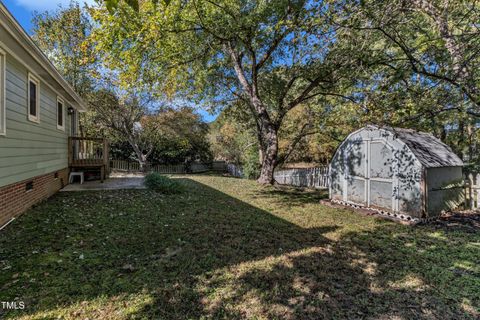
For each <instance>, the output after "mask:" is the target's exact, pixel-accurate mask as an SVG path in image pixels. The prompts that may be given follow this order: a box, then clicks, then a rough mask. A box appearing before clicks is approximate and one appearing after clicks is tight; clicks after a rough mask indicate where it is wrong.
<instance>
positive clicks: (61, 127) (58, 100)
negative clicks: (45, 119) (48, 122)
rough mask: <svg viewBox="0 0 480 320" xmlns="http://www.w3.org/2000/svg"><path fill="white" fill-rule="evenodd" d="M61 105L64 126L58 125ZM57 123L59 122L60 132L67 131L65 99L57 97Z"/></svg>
mask: <svg viewBox="0 0 480 320" xmlns="http://www.w3.org/2000/svg"><path fill="white" fill-rule="evenodd" d="M59 103H61V104H62V109H63V110H62V125H61V126H60V125H58V104H59ZM56 110H57V112H56V115H57V117H56V122H57V129H58V130H62V131H65V99H63V98H62V97H61V96H57V105H56Z"/></svg>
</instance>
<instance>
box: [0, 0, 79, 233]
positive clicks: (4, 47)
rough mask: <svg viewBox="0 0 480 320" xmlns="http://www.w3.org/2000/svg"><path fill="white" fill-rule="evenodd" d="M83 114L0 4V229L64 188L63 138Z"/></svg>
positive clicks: (74, 97)
mask: <svg viewBox="0 0 480 320" xmlns="http://www.w3.org/2000/svg"><path fill="white" fill-rule="evenodd" d="M85 110H86V106H85V104H84V102H83V101H82V99H81V98H80V97H79V96H78V95H77V93H75V91H74V90H73V88H72V87H71V86H70V85H69V84H68V83H67V82H66V80H65V79H64V78H63V77H62V76H61V75H60V74H59V72H58V71H57V70H56V69H55V67H54V66H53V64H52V63H51V62H50V61H49V60H48V59H47V57H46V56H45V55H44V54H43V53H42V51H41V50H40V49H39V48H38V47H37V46H36V45H35V44H34V42H33V41H32V39H31V38H30V37H29V36H28V35H27V33H26V32H25V31H24V30H23V29H22V27H21V26H20V25H19V24H18V22H17V21H16V20H15V19H14V18H13V16H12V15H11V14H10V12H8V10H7V9H6V8H5V6H4V5H3V4H2V3H1V2H0V227H1V226H3V225H5V224H6V223H8V222H9V221H10V220H11V219H12V218H13V217H15V216H17V215H18V214H20V213H22V212H23V211H25V210H26V209H27V208H29V207H30V206H32V205H33V204H35V203H37V202H39V201H41V200H43V199H46V198H47V197H49V196H51V195H52V194H53V193H55V192H57V191H58V190H59V189H60V188H62V186H63V185H65V184H66V183H67V182H68V174H69V167H70V166H69V152H68V151H69V149H68V148H69V146H71V144H72V142H71V138H69V137H71V136H76V130H77V121H78V120H77V119H78V112H82V111H85ZM70 157H71V156H70Z"/></svg>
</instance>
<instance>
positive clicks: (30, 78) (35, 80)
mask: <svg viewBox="0 0 480 320" xmlns="http://www.w3.org/2000/svg"><path fill="white" fill-rule="evenodd" d="M30 82H33V83H35V85H36V86H37V92H36V94H37V97H36V98H37V99H36V106H35V107H36V108H37V115H36V116H32V115H31V114H30ZM27 115H28V120H30V121H32V122H36V123H40V80H38V78H37V77H35V76H34V75H33V74H31V73H28V81H27Z"/></svg>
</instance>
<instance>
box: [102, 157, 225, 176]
mask: <svg viewBox="0 0 480 320" xmlns="http://www.w3.org/2000/svg"><path fill="white" fill-rule="evenodd" d="M225 165H226V164H225ZM110 166H111V169H113V170H117V171H128V172H138V171H140V164H139V163H138V162H135V161H128V160H110ZM220 167H221V164H219V163H216V164H215V163H199V162H193V163H191V164H190V166H189V167H188V168H187V167H186V166H185V165H184V164H173V165H164V164H155V165H152V164H147V165H146V168H145V171H146V172H158V173H165V174H183V173H200V172H207V171H210V170H218V168H220ZM222 168H223V167H222Z"/></svg>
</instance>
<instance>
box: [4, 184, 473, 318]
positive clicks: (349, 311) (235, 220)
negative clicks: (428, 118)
mask: <svg viewBox="0 0 480 320" xmlns="http://www.w3.org/2000/svg"><path fill="white" fill-rule="evenodd" d="M180 179H181V181H182V183H184V184H185V185H186V189H187V190H188V192H185V193H183V194H179V195H161V194H158V193H154V192H150V191H145V190H131V191H108V192H107V191H105V192H96V191H92V192H82V193H59V194H57V195H56V196H54V197H53V198H51V199H50V200H48V201H47V202H45V203H43V204H41V205H39V206H37V207H35V208H33V209H31V210H30V211H28V212H27V213H26V214H24V215H23V216H21V217H20V218H19V219H17V220H16V221H14V222H13V223H12V224H11V225H9V226H8V227H7V228H6V229H5V230H3V231H1V232H0V301H14V300H15V299H16V300H18V301H24V302H25V305H26V308H25V309H24V310H17V311H9V312H5V310H3V311H0V318H2V316H3V317H5V318H7V319H13V318H18V319H57V318H60V319H198V318H216V319H217V318H225V319H231V318H249V319H251V318H254V319H267V318H269V319H272V318H273V319H275V318H278V319H280V318H281V319H322V318H327V319H344V318H349V319H358V318H361V319H365V318H367V319H453V318H455V319H463V318H465V319H469V318H471V319H474V318H477V319H478V317H480V264H479V262H480V232H479V230H478V229H477V230H475V229H471V228H467V227H462V226H457V227H455V226H453V227H450V228H445V227H444V226H442V225H428V226H416V227H409V226H403V225H400V224H397V223H393V222H388V221H384V220H379V219H375V218H372V217H366V216H362V215H359V214H357V213H353V212H351V211H348V210H340V209H335V208H330V207H326V206H323V205H321V204H320V203H319V199H320V198H322V197H323V196H325V195H324V194H319V193H314V192H300V191H295V190H292V189H286V190H284V189H282V190H280V189H276V188H273V187H260V186H258V185H257V184H256V183H255V182H253V181H247V180H240V179H234V178H225V177H217V176H208V175H206V176H189V177H180ZM0 307H1V306H0ZM0 310H1V308H0ZM1 312H3V315H2V314H1Z"/></svg>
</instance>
